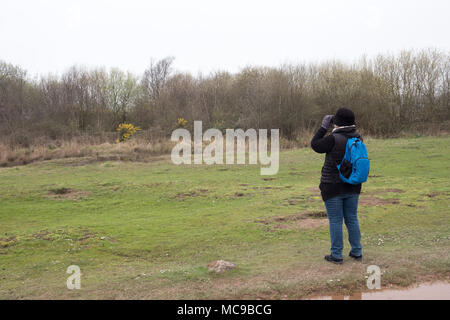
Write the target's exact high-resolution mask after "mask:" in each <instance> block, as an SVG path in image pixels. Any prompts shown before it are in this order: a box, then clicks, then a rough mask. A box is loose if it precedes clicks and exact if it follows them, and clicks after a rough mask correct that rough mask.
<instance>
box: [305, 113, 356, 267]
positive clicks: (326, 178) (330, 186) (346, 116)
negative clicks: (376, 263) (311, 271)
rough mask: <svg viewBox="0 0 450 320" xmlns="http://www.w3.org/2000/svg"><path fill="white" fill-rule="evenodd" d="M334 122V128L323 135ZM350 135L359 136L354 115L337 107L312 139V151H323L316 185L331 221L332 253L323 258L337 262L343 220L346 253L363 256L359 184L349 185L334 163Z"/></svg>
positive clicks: (343, 151) (342, 152) (354, 256)
mask: <svg viewBox="0 0 450 320" xmlns="http://www.w3.org/2000/svg"><path fill="white" fill-rule="evenodd" d="M333 123H334V129H333V131H332V132H331V133H330V134H329V135H327V136H325V135H326V133H327V131H328V129H329V128H330V127H331V125H332V124H333ZM352 137H359V138H361V136H360V134H359V133H358V132H357V131H356V126H355V115H354V113H353V111H352V110H350V109H347V108H340V109H339V110H338V111H337V112H336V115H335V116H332V115H326V116H325V117H324V118H323V120H322V126H321V127H320V129H319V130H318V131H317V133H316V134H315V135H314V137H313V139H312V140H311V147H312V149H313V150H314V151H316V152H318V153H326V156H325V163H324V165H323V167H322V177H321V179H320V185H319V188H320V192H321V194H322V199H323V201H324V202H325V207H326V209H327V215H328V220H329V223H330V239H331V254H330V255H326V256H325V260H327V261H329V262H333V263H337V264H341V263H342V262H343V259H342V249H343V247H344V243H343V235H342V221H343V220H344V221H345V225H346V226H347V230H348V241H349V242H350V245H351V251H350V254H349V256H350V257H352V258H353V259H356V260H361V258H362V246H361V233H360V231H359V223H358V216H357V209H358V198H359V194H360V192H361V184H358V185H352V184H348V183H345V182H343V181H342V180H341V179H340V177H339V172H338V169H337V165H338V164H339V163H341V161H342V158H343V157H344V154H345V147H346V145H347V140H348V138H352Z"/></svg>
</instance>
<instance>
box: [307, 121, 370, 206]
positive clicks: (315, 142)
mask: <svg viewBox="0 0 450 320" xmlns="http://www.w3.org/2000/svg"><path fill="white" fill-rule="evenodd" d="M326 133H327V130H325V129H324V128H320V129H319V130H318V131H317V133H316V134H315V136H314V137H313V139H312V140H311V147H312V148H313V150H314V151H316V152H318V153H326V156H325V163H324V165H323V167H322V177H321V178H320V186H319V188H320V191H321V193H322V199H323V200H324V201H326V200H328V199H331V198H333V197H335V196H338V195H340V194H346V193H360V192H361V184H359V185H351V184H348V183H344V182H343V181H342V180H341V179H340V178H339V172H338V170H337V167H336V166H337V165H338V164H339V163H340V162H341V161H342V158H343V157H344V154H345V146H346V144H347V139H348V138H351V137H359V138H361V135H360V134H359V133H358V132H357V131H356V128H354V127H349V128H341V129H337V130H335V131H334V132H333V133H331V134H330V135H328V136H326V137H324V136H325V134H326ZM361 139H362V138H361Z"/></svg>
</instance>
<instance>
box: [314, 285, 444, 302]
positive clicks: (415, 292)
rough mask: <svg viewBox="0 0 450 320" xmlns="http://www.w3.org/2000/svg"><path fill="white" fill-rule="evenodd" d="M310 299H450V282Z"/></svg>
mask: <svg viewBox="0 0 450 320" xmlns="http://www.w3.org/2000/svg"><path fill="white" fill-rule="evenodd" d="M308 300H450V283H447V282H435V283H423V284H420V285H418V286H413V287H408V288H404V289H381V290H374V291H370V292H359V293H355V294H353V295H351V296H342V295H341V296H339V295H334V296H317V297H310V298H308Z"/></svg>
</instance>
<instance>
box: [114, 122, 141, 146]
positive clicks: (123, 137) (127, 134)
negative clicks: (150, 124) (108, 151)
mask: <svg viewBox="0 0 450 320" xmlns="http://www.w3.org/2000/svg"><path fill="white" fill-rule="evenodd" d="M140 130H141V128H139V127H135V126H134V125H133V124H131V123H121V124H119V126H118V127H117V129H116V131H117V132H118V133H119V138H118V139H117V140H116V142H117V143H119V142H123V141H127V140H128V139H130V138H131V137H132V136H133V135H134V134H135V133H136V132H137V131H140Z"/></svg>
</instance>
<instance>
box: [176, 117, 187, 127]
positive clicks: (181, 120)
mask: <svg viewBox="0 0 450 320" xmlns="http://www.w3.org/2000/svg"><path fill="white" fill-rule="evenodd" d="M186 125H187V120H186V119H184V118H178V120H177V125H176V127H177V128H185V127H186Z"/></svg>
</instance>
